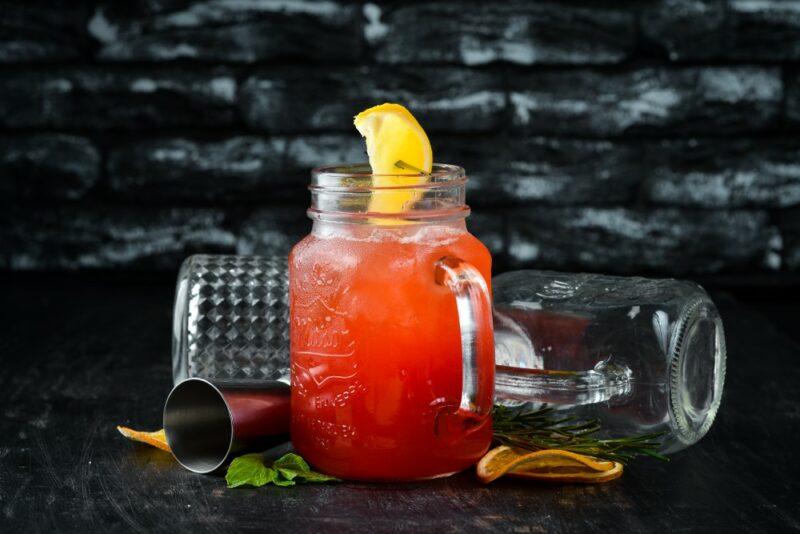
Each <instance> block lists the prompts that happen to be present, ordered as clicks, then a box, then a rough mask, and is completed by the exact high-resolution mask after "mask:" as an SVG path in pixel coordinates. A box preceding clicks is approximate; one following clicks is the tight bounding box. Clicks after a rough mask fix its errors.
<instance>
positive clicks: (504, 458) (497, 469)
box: [477, 445, 623, 484]
mask: <svg viewBox="0 0 800 534" xmlns="http://www.w3.org/2000/svg"><path fill="white" fill-rule="evenodd" d="M622 470H623V466H622V464H621V463H619V462H609V461H606V460H598V459H597V458H593V457H591V456H586V455H583V454H577V453H574V452H570V451H563V450H559V449H547V450H541V451H536V452H520V451H517V450H515V449H512V448H511V447H507V446H505V445H503V446H501V447H496V448H494V449H492V450H490V451H489V452H487V453H486V455H485V456H484V457H483V458H482V459H481V461H480V462H478V466H477V472H478V478H480V479H481V481H482V482H486V483H488V482H492V481H493V480H497V479H498V478H500V477H501V476H503V475H506V474H507V475H509V476H514V477H521V478H532V479H536V480H542V481H548V482H561V483H581V484H597V483H600V482H608V481H609V480H614V479H615V478H618V477H620V476H621V475H622Z"/></svg>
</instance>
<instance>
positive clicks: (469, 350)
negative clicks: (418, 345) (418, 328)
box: [434, 256, 494, 426]
mask: <svg viewBox="0 0 800 534" xmlns="http://www.w3.org/2000/svg"><path fill="white" fill-rule="evenodd" d="M434 273H435V280H436V283H437V284H439V285H443V286H445V287H447V288H449V289H450V291H452V293H453V295H454V296H455V299H456V307H457V308H458V324H459V329H460V330H461V357H462V364H461V365H462V367H461V377H462V386H461V400H460V403H459V406H458V415H459V416H460V418H461V419H462V421H461V422H462V426H473V425H476V424H480V423H481V422H483V421H484V420H485V419H486V418H487V417H488V416H489V414H490V413H491V411H492V406H493V403H494V336H493V326H492V299H491V294H490V293H489V288H488V286H487V285H486V281H485V280H484V279H483V276H482V275H481V273H480V271H478V269H476V268H475V267H473V266H472V265H470V264H469V263H467V262H465V261H463V260H460V259H458V258H454V257H449V256H447V257H444V258H442V259H440V260H439V261H438V262H436V267H435V271H434Z"/></svg>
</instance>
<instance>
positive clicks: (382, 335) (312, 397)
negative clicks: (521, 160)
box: [289, 164, 494, 480]
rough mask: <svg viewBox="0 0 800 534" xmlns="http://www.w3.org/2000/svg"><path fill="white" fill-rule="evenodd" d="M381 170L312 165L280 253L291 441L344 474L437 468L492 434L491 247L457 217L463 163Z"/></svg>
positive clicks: (476, 448) (379, 475) (457, 460)
mask: <svg viewBox="0 0 800 534" xmlns="http://www.w3.org/2000/svg"><path fill="white" fill-rule="evenodd" d="M392 182H393V183H397V184H400V185H394V186H391V187H374V186H373V185H372V184H373V175H372V174H371V173H370V169H369V166H367V165H343V166H334V167H325V168H318V169H315V170H314V171H313V173H312V185H311V186H310V190H311V197H312V201H311V208H310V209H309V210H308V215H309V217H310V218H311V219H312V220H313V229H312V231H311V234H310V235H308V236H307V237H305V238H304V239H303V240H302V241H300V242H299V243H298V244H297V245H295V247H294V249H293V250H292V253H291V255H290V258H289V301H290V324H291V331H290V354H291V383H292V421H291V432H292V442H293V443H294V446H295V448H296V449H297V450H298V452H299V453H300V454H301V455H302V456H304V457H305V458H306V459H308V461H309V462H310V463H311V464H313V465H314V466H315V467H317V468H318V469H320V470H322V471H324V472H326V473H330V474H332V475H336V476H339V477H342V478H348V479H358V480H415V479H425V478H433V477H440V476H447V475H449V474H452V473H455V472H458V471H460V470H462V469H465V468H467V467H469V466H471V465H473V464H474V463H475V462H476V461H477V460H478V459H479V458H480V457H481V456H482V455H483V454H484V453H485V452H486V451H487V449H488V448H489V445H490V442H491V438H492V428H491V415H490V414H491V408H492V403H493V393H494V391H493V384H494V347H493V337H492V313H491V298H490V290H489V284H490V280H491V257H490V254H489V252H488V250H487V249H486V247H485V246H484V245H483V244H482V243H481V242H480V241H478V240H477V239H476V238H475V237H474V236H472V235H471V234H470V233H469V232H468V231H467V229H466V224H465V219H466V217H467V216H468V214H469V208H468V207H467V206H466V204H465V203H464V188H465V184H466V177H465V174H464V170H463V169H462V168H460V167H456V166H453V165H441V164H436V165H434V167H433V171H432V173H431V174H430V176H426V177H425V180H421V177H420V176H419V175H412V176H409V175H398V176H393V177H392ZM385 206H393V207H396V208H397V209H392V211H391V212H386V211H380V209H376V207H385ZM462 355H463V358H462Z"/></svg>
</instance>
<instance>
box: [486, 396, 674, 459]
mask: <svg viewBox="0 0 800 534" xmlns="http://www.w3.org/2000/svg"><path fill="white" fill-rule="evenodd" d="M553 412H554V409H553V408H547V407H544V408H540V409H538V410H526V409H524V408H520V409H515V408H507V407H505V406H498V405H495V407H494V412H493V413H492V419H493V424H494V440H495V442H496V443H497V444H498V445H508V446H509V447H515V448H518V449H526V450H530V451H538V450H543V449H561V450H565V451H570V452H575V453H578V454H586V455H588V456H594V457H595V458H601V459H603V460H610V461H614V462H620V463H623V464H624V463H626V462H628V461H629V460H632V459H633V458H635V457H636V456H650V457H651V458H657V459H659V460H669V459H668V458H667V457H666V456H664V455H661V454H659V453H658V452H656V451H657V450H658V449H659V447H660V444H659V442H658V441H656V439H657V438H659V437H661V436H662V435H663V434H664V433H663V432H660V433H656V434H643V435H641V436H632V437H627V438H616V439H600V438H598V437H596V434H597V432H599V431H600V423H599V422H598V421H597V420H591V421H580V420H577V419H576V418H575V417H564V418H560V419H559V418H557V417H553Z"/></svg>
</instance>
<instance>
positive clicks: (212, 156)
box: [0, 0, 800, 280]
mask: <svg viewBox="0 0 800 534" xmlns="http://www.w3.org/2000/svg"><path fill="white" fill-rule="evenodd" d="M0 13H2V15H0V193H2V194H1V195H0V202H2V203H3V204H4V206H3V207H2V210H0V268H3V269H19V270H63V269H84V268H100V269H148V270H153V269H155V270H164V271H172V270H174V269H176V268H177V265H178V264H179V262H180V260H181V259H182V258H183V257H184V256H185V255H187V254H189V253H192V252H196V251H210V252H240V253H260V254H279V253H286V252H287V251H288V249H289V248H290V247H291V245H292V244H293V243H294V242H295V241H296V240H298V239H299V238H300V237H301V236H302V235H304V234H305V233H306V232H307V231H308V228H309V223H308V221H307V220H306V219H305V216H304V211H305V207H306V204H307V202H308V200H307V191H306V189H305V185H306V184H307V182H308V179H309V169H310V168H311V167H312V166H315V165H317V164H321V163H330V162H337V161H345V160H350V161H353V160H363V159H364V151H363V147H362V144H361V140H360V138H359V137H358V135H357V133H356V132H355V130H354V129H353V127H352V122H351V118H352V116H353V115H354V113H356V112H358V111H359V110H361V109H363V108H365V107H367V106H370V105H373V104H376V103H379V102H383V101H386V100H392V101H398V102H403V103H405V104H406V105H408V106H409V107H410V108H411V109H412V110H413V111H414V113H415V114H416V115H417V116H418V118H419V119H420V122H421V123H422V124H423V125H424V126H425V127H426V129H427V130H428V132H429V134H430V137H431V140H432V143H433V147H434V151H435V154H436V159H437V160H439V161H445V162H453V163H459V164H461V165H463V166H464V167H465V168H466V169H467V171H468V174H469V176H470V179H471V183H470V186H469V190H468V200H469V201H470V204H471V205H472V206H473V208H474V212H473V213H474V214H473V216H472V218H471V229H472V231H473V232H474V233H475V234H477V235H478V236H479V237H480V238H482V239H483V240H484V241H485V242H486V243H487V245H489V246H490V248H491V249H492V250H493V252H494V253H495V257H496V262H497V266H498V269H500V270H502V269H506V268H517V267H523V266H526V267H527V266H534V267H540V268H556V269H568V270H590V271H606V272H615V273H634V272H636V273H645V274H666V275H682V276H700V275H728V274H732V275H734V276H740V277H745V278H746V277H749V276H760V277H762V278H764V277H775V279H787V280H791V279H794V278H793V273H799V274H800V2H792V1H787V0H660V1H659V0H641V1H636V2H633V1H630V2H629V1H625V0H616V1H607V2H606V1H602V0H601V1H582V2H579V1H558V2H556V1H548V0H544V1H540V2H523V1H518V0H508V1H504V2H480V1H474V2H473V1H467V0H459V1H446V0H445V1H439V2H435V3H433V2H355V1H347V0H320V1H312V0H297V1H290V0H248V1H236V2H233V1H231V2H225V1H222V0H196V1H187V0H136V1H131V2H119V1H115V0H108V1H100V0H71V1H69V2H67V1H48V2H45V1H40V0H28V1H26V2H8V1H2V2H0Z"/></svg>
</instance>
